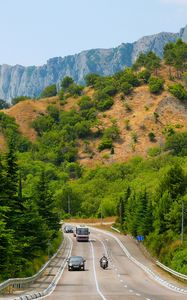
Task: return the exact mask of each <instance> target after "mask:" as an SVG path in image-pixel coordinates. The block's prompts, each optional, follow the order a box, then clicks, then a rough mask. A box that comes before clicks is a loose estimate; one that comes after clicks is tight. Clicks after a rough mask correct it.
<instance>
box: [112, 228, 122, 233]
mask: <svg viewBox="0 0 187 300" xmlns="http://www.w3.org/2000/svg"><path fill="white" fill-rule="evenodd" d="M110 228H111V229H113V230H115V231H117V232H118V233H121V231H120V230H119V229H117V228H115V227H113V226H111V227H110Z"/></svg>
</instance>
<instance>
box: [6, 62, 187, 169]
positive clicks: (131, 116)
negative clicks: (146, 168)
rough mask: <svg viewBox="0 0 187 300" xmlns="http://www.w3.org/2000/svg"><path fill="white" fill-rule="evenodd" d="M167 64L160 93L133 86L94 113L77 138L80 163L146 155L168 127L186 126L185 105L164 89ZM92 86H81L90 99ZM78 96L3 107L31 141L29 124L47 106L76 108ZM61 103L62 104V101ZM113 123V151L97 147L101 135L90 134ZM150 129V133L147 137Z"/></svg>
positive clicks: (161, 142)
mask: <svg viewBox="0 0 187 300" xmlns="http://www.w3.org/2000/svg"><path fill="white" fill-rule="evenodd" d="M168 72H169V68H168V67H167V66H165V65H162V67H161V68H160V70H159V71H158V76H162V77H163V78H164V80H165V90H164V91H163V92H162V93H160V94H151V93H150V91H149V87H148V85H147V84H143V85H140V86H138V87H135V88H134V89H133V92H132V93H130V94H129V95H126V96H125V100H124V99H122V98H123V97H122V95H121V93H117V94H116V95H115V96H114V97H113V100H114V104H113V105H112V107H111V108H110V109H108V110H106V111H104V112H99V113H98V116H97V118H98V124H99V125H97V126H95V125H93V127H92V129H91V130H92V133H93V134H92V135H90V136H87V137H85V138H82V139H80V138H79V139H78V141H77V143H78V144H77V146H78V154H77V160H78V161H79V162H80V164H81V165H84V166H94V165H98V164H111V163H113V162H124V161H127V160H128V159H129V158H131V157H134V156H142V157H148V156H149V154H150V153H151V152H150V151H149V149H150V148H155V147H158V148H160V147H163V145H164V143H165V138H166V136H167V134H168V132H169V131H170V130H173V131H176V132H179V131H185V130H186V129H187V106H186V104H185V103H183V102H181V101H180V100H178V99H176V98H175V97H173V96H172V95H171V94H170V93H169V91H168V90H167V86H169V85H171V84H172V83H173V82H172V81H170V80H169V79H168ZM94 93H95V91H94V88H91V87H87V88H85V89H84V91H83V94H84V96H89V97H90V99H91V101H92V100H93V99H94ZM81 97H82V96H79V97H76V98H74V97H72V96H71V97H68V98H67V99H66V100H65V101H64V102H63V103H62V100H60V99H59V98H58V96H56V97H51V98H46V99H40V100H25V101H21V102H20V103H18V104H17V105H15V106H12V107H11V108H9V109H6V110H4V111H3V112H4V113H5V114H7V115H8V116H11V117H14V118H15V121H16V123H17V124H18V125H19V129H20V132H21V134H23V135H24V136H25V137H27V138H28V139H29V140H30V141H31V142H35V141H36V139H37V132H36V130H34V128H33V127H32V126H31V124H32V122H33V121H34V120H35V119H37V117H41V116H44V115H45V114H47V108H48V107H49V105H52V106H54V107H56V108H58V109H60V111H65V112H68V111H71V110H72V109H76V110H77V111H80V107H79V105H78V103H79V101H80V99H81ZM62 104H63V105H62ZM113 124H115V126H117V128H118V129H119V135H118V137H117V138H116V139H115V140H114V142H113V148H114V151H113V153H112V154H111V149H104V150H103V151H100V150H99V149H98V146H99V144H100V143H101V140H102V135H100V136H97V134H95V135H94V132H97V131H98V128H99V129H100V130H101V131H103V130H105V131H106V130H107V129H109V128H111V126H113ZM150 133H153V134H154V138H153V139H151V137H150ZM4 147H5V140H4V139H3V136H2V135H1V149H4Z"/></svg>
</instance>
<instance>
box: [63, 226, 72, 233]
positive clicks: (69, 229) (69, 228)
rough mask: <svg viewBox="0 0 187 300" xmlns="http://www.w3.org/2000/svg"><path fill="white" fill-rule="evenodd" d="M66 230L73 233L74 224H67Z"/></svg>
mask: <svg viewBox="0 0 187 300" xmlns="http://www.w3.org/2000/svg"><path fill="white" fill-rule="evenodd" d="M64 232H66V233H73V226H71V225H66V226H65V227H64Z"/></svg>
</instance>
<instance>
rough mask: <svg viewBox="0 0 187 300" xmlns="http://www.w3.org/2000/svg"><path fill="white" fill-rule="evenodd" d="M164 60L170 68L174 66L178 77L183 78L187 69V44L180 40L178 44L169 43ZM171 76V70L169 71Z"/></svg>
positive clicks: (165, 49) (166, 46)
mask: <svg viewBox="0 0 187 300" xmlns="http://www.w3.org/2000/svg"><path fill="white" fill-rule="evenodd" d="M164 60H165V63H166V64H167V65H169V66H170V67H171V66H173V67H174V68H175V69H176V70H177V77H181V73H183V72H184V71H185V69H186V60H187V44H186V43H185V42H183V41H182V39H178V40H177V41H176V43H171V42H170V43H168V44H166V45H165V47H164ZM169 72H170V75H171V69H170V70H169Z"/></svg>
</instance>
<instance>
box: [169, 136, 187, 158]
mask: <svg viewBox="0 0 187 300" xmlns="http://www.w3.org/2000/svg"><path fill="white" fill-rule="evenodd" d="M165 149H166V150H172V152H173V154H174V155H179V156H185V155H187V132H180V133H174V134H173V135H171V136H168V137H167V138H166V144H165Z"/></svg>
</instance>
